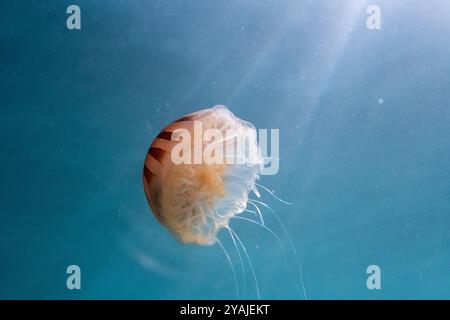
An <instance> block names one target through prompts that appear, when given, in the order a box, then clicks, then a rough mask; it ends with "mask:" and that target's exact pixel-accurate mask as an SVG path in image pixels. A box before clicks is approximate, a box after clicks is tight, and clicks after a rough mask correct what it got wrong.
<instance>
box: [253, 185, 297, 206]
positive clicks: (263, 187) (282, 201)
mask: <svg viewBox="0 0 450 320" xmlns="http://www.w3.org/2000/svg"><path fill="white" fill-rule="evenodd" d="M255 184H256V185H257V186H258V187H261V188H262V189H264V190H266V191H267V192H268V193H269V194H270V195H271V196H272V197H274V198H275V199H277V200H278V201H280V202H281V203H284V204H286V205H288V206H290V205H292V202H288V201H285V200H283V199H281V198H280V197H278V196H276V195H275V194H274V193H273V192H272V191H270V190H269V188H267V187H265V186H263V185H262V184H259V183H256V182H255Z"/></svg>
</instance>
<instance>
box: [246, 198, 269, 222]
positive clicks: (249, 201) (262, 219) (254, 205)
mask: <svg viewBox="0 0 450 320" xmlns="http://www.w3.org/2000/svg"><path fill="white" fill-rule="evenodd" d="M247 202H248V203H249V204H251V205H252V206H253V207H255V209H256V211H257V212H258V216H259V219H260V220H261V224H262V225H265V224H264V218H263V216H262V213H261V210H260V209H259V208H258V206H257V205H256V204H255V203H253V202H252V201H251V200H250V199H249V200H247Z"/></svg>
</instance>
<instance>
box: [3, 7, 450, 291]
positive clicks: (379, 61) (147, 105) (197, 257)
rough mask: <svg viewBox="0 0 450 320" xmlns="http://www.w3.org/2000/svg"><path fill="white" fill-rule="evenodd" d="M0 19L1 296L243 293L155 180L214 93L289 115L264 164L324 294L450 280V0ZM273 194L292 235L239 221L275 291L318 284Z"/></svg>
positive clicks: (20, 14)
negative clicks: (372, 24)
mask: <svg viewBox="0 0 450 320" xmlns="http://www.w3.org/2000/svg"><path fill="white" fill-rule="evenodd" d="M71 4H77V5H79V6H80V8H81V30H68V29H67V28H66V19H67V17H68V15H67V14H66V9H67V7H68V6H69V5H71ZM370 4H375V5H379V6H380V8H381V17H382V24H381V29H380V30H369V29H368V28H367V26H366V19H367V18H368V16H369V15H368V14H367V13H366V9H367V7H368V6H369V5H370ZM0 26H1V28H0V98H1V102H0V111H1V117H0V132H1V142H0V145H1V150H2V151H1V153H0V176H1V179H0V181H1V184H0V188H1V189H0V194H1V202H0V214H1V223H0V234H1V241H0V298H2V299H19V298H26V299H109V298H113V299H191V298H192V299H234V298H236V286H235V282H234V278H233V273H232V271H231V268H230V265H229V264H228V262H227V260H226V258H225V255H224V253H223V251H221V249H220V247H219V246H217V245H214V246H195V245H183V244H180V243H179V242H177V240H175V239H174V238H173V237H172V236H171V234H170V233H169V232H168V231H167V230H166V229H165V228H164V227H162V226H161V225H160V224H159V223H158V222H157V220H156V219H155V217H154V216H153V214H152V213H151V211H150V209H149V206H148V204H147V201H146V198H145V194H144V191H143V186H142V169H143V162H144V159H145V155H146V152H147V150H148V147H149V145H150V143H151V141H152V140H153V138H154V137H155V136H156V135H157V133H158V132H159V130H160V129H161V128H163V127H164V126H165V125H166V124H168V123H170V122H171V121H173V120H174V119H176V118H178V117H180V116H183V115H185V114H187V113H190V112H193V111H196V110H198V109H201V108H204V107H210V106H213V105H216V104H225V105H227V106H228V107H229V108H230V110H231V111H232V112H234V113H235V114H236V115H237V116H238V117H240V118H242V119H245V120H247V121H250V122H252V123H253V124H254V125H255V126H256V127H257V128H269V129H270V128H278V129H280V158H281V159H280V170H279V172H278V174H276V175H274V176H262V177H261V179H260V181H259V182H260V183H261V184H263V185H264V186H267V187H268V188H269V189H270V190H274V191H275V194H276V195H277V196H279V197H281V198H283V199H285V200H286V201H290V202H292V203H293V204H292V205H285V204H283V203H281V202H279V201H277V200H276V199H275V198H273V197H272V196H270V194H268V193H267V192H264V191H263V190H261V195H262V196H261V199H260V200H261V201H264V202H265V203H266V204H268V205H269V206H271V207H272V208H273V210H274V211H275V212H276V213H277V214H278V216H279V217H280V219H281V220H282V221H283V222H284V224H285V226H286V229H287V231H288V234H289V236H290V239H291V240H292V242H293V243H294V245H295V248H296V250H297V252H298V256H299V259H300V262H301V267H302V270H303V283H304V286H305V289H306V292H307V296H308V299H396V298H404V299H422V298H423V299H449V298H450V165H449V164H450V139H449V137H450V42H449V39H450V2H448V1H438V0H431V1H419V0H415V1H357V0H355V1H348V0H340V1H300V0H298V1H268V0H254V1H249V0H247V1H244V0H242V1H218V0H217V1H212V0H195V1H194V0H192V1H167V0H165V1H156V0H152V1H144V0H141V1H137V0H136V1H134V0H130V1H126V0H123V1H107V2H106V1H84V0H83V1H82V0H77V1H44V0H36V1H2V2H1V3H0ZM261 208H262V209H263V214H264V215H265V217H266V223H267V226H269V227H270V228H271V229H272V230H273V231H274V232H275V233H276V234H278V235H279V237H280V238H281V240H282V242H283V243H285V244H287V245H286V246H285V249H286V250H283V249H282V248H281V247H280V246H279V243H278V242H277V240H276V239H275V238H274V237H273V236H272V235H271V233H270V232H268V231H267V230H265V229H263V228H261V227H259V226H257V225H255V224H251V223H246V222H245V221H232V222H231V227H232V228H233V229H234V230H235V231H236V233H237V234H239V236H240V237H241V239H242V240H243V242H244V244H245V246H246V247H247V252H248V254H249V257H250V259H251V261H252V263H253V266H254V269H255V274H256V277H257V281H258V284H259V289H260V292H261V297H262V298H264V299H283V298H287V299H303V298H304V296H303V294H302V292H301V290H298V289H297V288H296V286H295V282H296V281H298V279H299V278H298V276H299V274H298V272H297V271H298V269H297V268H296V264H295V259H294V254H293V251H292V250H289V248H290V246H289V237H288V236H287V235H286V234H285V233H284V232H283V230H282V228H281V227H280V226H279V225H278V224H277V222H276V220H275V219H273V218H271V214H270V213H269V212H268V210H267V209H264V207H261ZM219 239H221V240H222V242H223V243H224V246H225V247H226V248H227V251H228V252H229V253H230V257H231V260H232V261H233V262H234V267H235V270H236V273H237V277H238V280H239V285H238V288H239V290H240V297H241V298H242V297H245V298H256V297H257V296H256V290H255V285H254V281H253V278H252V275H251V271H250V268H249V265H248V264H247V263H246V264H245V269H246V274H245V276H244V274H243V272H242V270H241V269H240V262H239V258H238V256H237V254H236V251H235V249H234V246H233V243H232V242H231V240H230V239H229V236H228V234H227V233H226V232H225V231H223V232H221V233H220V234H219ZM286 260H287V261H288V264H289V265H291V267H290V269H291V271H292V270H293V272H292V273H291V272H289V268H288V267H287V265H286V263H285V262H286ZM244 262H245V261H244ZM72 264H75V265H79V266H80V268H81V286H82V288H81V290H68V289H67V287H66V279H67V277H68V274H66V268H67V266H69V265H72ZM369 265H378V266H379V267H380V269H381V290H369V289H368V288H367V286H366V280H367V278H368V276H369V275H368V274H367V273H366V269H367V267H368V266H369ZM244 279H245V283H246V287H245V295H243V293H244V292H243V291H244V288H243V282H244Z"/></svg>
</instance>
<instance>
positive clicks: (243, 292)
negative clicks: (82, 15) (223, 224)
mask: <svg viewBox="0 0 450 320" xmlns="http://www.w3.org/2000/svg"><path fill="white" fill-rule="evenodd" d="M227 230H228V233H229V234H230V237H231V240H233V243H234V247H235V249H236V252H237V254H238V256H239V261H240V262H241V268H242V274H243V286H244V287H243V290H242V297H243V298H244V299H245V282H246V281H245V278H246V273H245V267H244V260H242V255H241V251H240V250H239V248H238V246H237V243H236V239H235V238H234V235H233V233H232V232H231V231H230V228H227Z"/></svg>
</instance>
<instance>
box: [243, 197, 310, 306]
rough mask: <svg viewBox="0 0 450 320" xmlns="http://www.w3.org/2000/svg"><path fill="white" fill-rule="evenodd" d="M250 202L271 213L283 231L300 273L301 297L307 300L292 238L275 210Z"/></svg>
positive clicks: (262, 203)
mask: <svg viewBox="0 0 450 320" xmlns="http://www.w3.org/2000/svg"><path fill="white" fill-rule="evenodd" d="M249 201H250V200H249ZM251 201H254V202H256V203H259V204H260V205H262V206H264V207H266V208H267V209H268V210H269V211H270V212H271V214H272V215H273V216H274V217H275V220H277V222H278V224H279V225H280V226H281V229H283V232H284V234H285V236H286V237H287V239H288V241H289V246H290V247H291V249H292V252H293V253H294V257H295V260H296V262H297V265H298V269H299V273H300V284H301V287H302V291H303V296H304V297H305V300H308V295H307V294H306V288H305V284H304V282H303V267H302V264H301V262H300V258H299V256H298V253H297V249H296V248H295V245H294V242H293V241H292V238H291V236H290V235H289V232H288V231H287V229H286V226H285V225H284V223H283V221H281V219H280V217H279V216H278V214H277V213H276V212H275V210H273V209H272V208H271V207H270V206H269V205H268V204H266V203H264V202H262V201H258V200H254V199H252V200H251Z"/></svg>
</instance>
